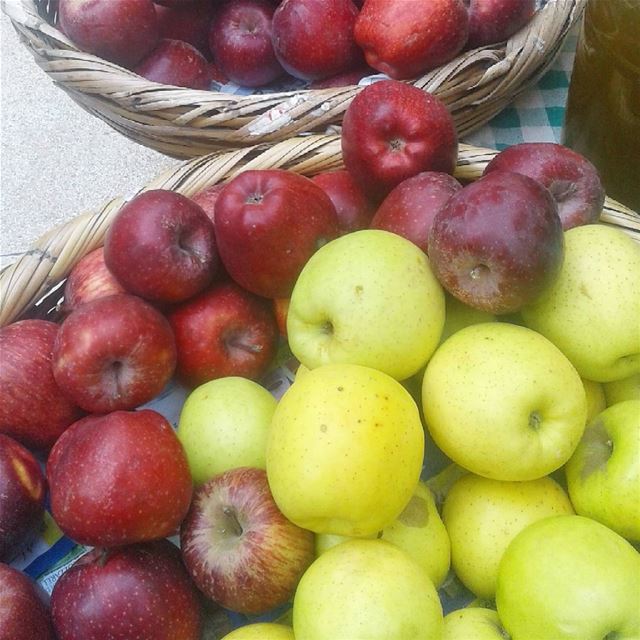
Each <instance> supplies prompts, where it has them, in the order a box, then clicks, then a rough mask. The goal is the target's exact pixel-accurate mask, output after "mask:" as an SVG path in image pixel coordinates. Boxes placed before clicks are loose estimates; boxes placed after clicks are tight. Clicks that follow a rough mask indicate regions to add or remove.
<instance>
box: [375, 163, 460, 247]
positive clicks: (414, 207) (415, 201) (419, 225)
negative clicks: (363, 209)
mask: <svg viewBox="0 0 640 640" xmlns="http://www.w3.org/2000/svg"><path fill="white" fill-rule="evenodd" d="M460 189H462V185H461V184H460V183H459V182H458V181H457V180H456V179H455V178H454V177H453V176H451V175H449V174H448V173H441V172H438V171H423V172H422V173H418V174H417V175H415V176H412V177H411V178H407V179H406V180H403V181H402V182H401V183H400V184H399V185H398V186H397V187H395V188H394V189H393V190H392V191H391V193H389V195H388V196H387V197H386V198H385V199H384V200H383V201H382V204H381V205H380V206H379V207H378V209H377V211H376V212H375V215H374V216H373V220H372V221H371V225H370V226H371V228H372V229H384V230H385V231H391V232H392V233H397V234H398V235H400V236H403V237H404V238H407V240H411V242H413V243H414V244H415V245H417V246H418V247H420V249H422V250H423V251H425V252H426V251H427V248H428V240H429V231H430V229H431V225H432V224H433V219H434V217H435V215H436V213H438V210H439V209H440V207H442V205H443V204H444V203H445V202H447V200H449V198H450V197H451V196H452V195H453V194H454V193H456V191H459V190H460Z"/></svg>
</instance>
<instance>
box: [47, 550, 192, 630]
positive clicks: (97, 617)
mask: <svg viewBox="0 0 640 640" xmlns="http://www.w3.org/2000/svg"><path fill="white" fill-rule="evenodd" d="M51 612H52V617H53V622H54V624H55V629H56V632H57V634H58V637H59V640H79V639H80V638H81V639H82V640H105V639H106V638H109V640H132V639H133V638H149V640H151V639H153V640H200V637H201V635H200V633H201V629H202V606H201V602H200V595H199V594H198V592H197V589H196V588H195V585H194V584H193V582H192V581H191V579H190V577H189V575H188V573H187V572H186V570H185V568H184V565H183V563H182V559H181V557H180V552H179V550H178V549H177V547H176V546H175V545H173V544H172V543H171V542H169V541H168V540H157V541H155V542H147V543H141V544H135V545H130V546H126V547H121V548H117V549H107V550H105V549H93V550H92V551H90V552H89V553H88V554H86V555H84V556H82V557H81V558H79V559H78V560H77V561H76V562H75V563H74V564H73V565H72V566H71V568H69V569H68V570H67V571H66V572H65V573H63V574H62V576H60V578H59V579H58V581H57V582H56V584H55V586H54V588H53V592H52V593H51Z"/></svg>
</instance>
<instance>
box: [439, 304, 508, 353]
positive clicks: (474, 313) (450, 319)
mask: <svg viewBox="0 0 640 640" xmlns="http://www.w3.org/2000/svg"><path fill="white" fill-rule="evenodd" d="M495 320H496V316H494V315H493V314H491V313H489V312H487V311H482V310H480V309H475V308H474V307H470V306H469V305H466V304H464V302H461V301H460V300H458V298H456V297H455V296H452V295H451V294H450V293H445V316H444V328H443V329H442V336H441V338H440V341H441V342H444V341H445V340H446V339H447V338H448V337H449V336H451V335H453V334H454V333H456V331H460V329H464V328H465V327H469V326H471V325H472V324H480V323H481V322H493V321H495Z"/></svg>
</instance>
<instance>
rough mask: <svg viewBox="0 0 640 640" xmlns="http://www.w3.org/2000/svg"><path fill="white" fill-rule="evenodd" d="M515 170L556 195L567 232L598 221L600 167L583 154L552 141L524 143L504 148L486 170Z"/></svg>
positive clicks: (559, 212)
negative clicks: (597, 167)
mask: <svg viewBox="0 0 640 640" xmlns="http://www.w3.org/2000/svg"><path fill="white" fill-rule="evenodd" d="M496 169H499V170H502V171H515V172H516V173H521V174H523V175H525V176H529V177H530V178H533V179H534V180H537V181H538V182H540V183H541V184H542V185H543V186H545V187H546V188H547V189H549V191H551V195H552V196H553V197H554V198H555V201H556V204H557V205H558V214H559V215H560V220H562V227H563V229H564V230H565V231H566V230H567V229H571V228H572V227H577V226H579V225H582V224H591V223H592V222H597V221H598V220H599V218H600V214H601V213H602V205H603V204H604V196H605V193H604V188H603V186H602V182H601V181H600V176H599V174H598V170H597V169H596V168H595V167H594V166H593V164H591V162H589V160H587V159H586V158H585V157H584V156H583V155H581V154H579V153H576V152H575V151H573V150H572V149H569V148H568V147H565V146H563V145H560V144H554V143H552V142H523V143H521V144H515V145H513V146H511V147H507V148H506V149H503V150H502V151H501V152H500V153H499V154H498V155H497V156H495V157H494V158H493V160H491V162H489V164H488V165H487V166H486V168H485V170H484V173H485V174H487V173H490V172H491V171H495V170H496Z"/></svg>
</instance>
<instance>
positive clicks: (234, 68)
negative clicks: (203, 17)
mask: <svg viewBox="0 0 640 640" xmlns="http://www.w3.org/2000/svg"><path fill="white" fill-rule="evenodd" d="M274 9H275V8H274V6H273V4H271V2H269V0H228V2H226V3H225V4H223V5H221V6H220V8H219V9H218V11H217V12H216V15H215V18H214V19H213V21H212V23H211V30H210V32H209V48H210V50H211V53H212V54H213V57H214V59H215V61H216V63H217V65H218V67H219V68H220V69H221V70H222V72H223V73H224V74H225V75H226V76H227V77H228V78H229V79H230V80H231V81H232V82H235V83H236V84H239V85H243V86H246V87H259V86H262V85H265V84H268V83H270V82H273V81H274V80H276V79H277V78H279V77H280V76H282V75H284V69H283V68H282V66H281V65H280V63H279V62H278V60H277V58H276V55H275V53H274V51H273V43H272V38H271V24H272V19H273V12H274Z"/></svg>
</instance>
